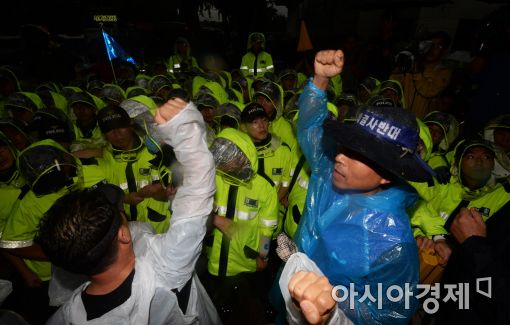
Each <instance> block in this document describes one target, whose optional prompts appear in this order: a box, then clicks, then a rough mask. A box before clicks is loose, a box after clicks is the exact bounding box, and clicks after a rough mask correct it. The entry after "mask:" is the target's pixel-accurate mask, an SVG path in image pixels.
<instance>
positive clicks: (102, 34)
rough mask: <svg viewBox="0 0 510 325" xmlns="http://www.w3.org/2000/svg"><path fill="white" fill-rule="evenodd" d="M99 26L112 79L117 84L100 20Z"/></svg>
mask: <svg viewBox="0 0 510 325" xmlns="http://www.w3.org/2000/svg"><path fill="white" fill-rule="evenodd" d="M99 26H100V27H101V37H102V38H103V41H104V46H105V48H106V54H107V55H108V61H110V67H111V68H112V73H113V81H114V82H115V84H116V85H118V84H119V83H118V82H117V76H116V75H115V69H114V68H113V63H112V59H111V58H110V52H109V51H108V44H106V39H105V37H104V29H103V23H102V22H101V23H99Z"/></svg>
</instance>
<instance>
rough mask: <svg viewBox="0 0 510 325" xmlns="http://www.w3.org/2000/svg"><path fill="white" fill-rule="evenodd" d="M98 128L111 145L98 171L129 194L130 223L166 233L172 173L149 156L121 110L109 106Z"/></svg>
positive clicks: (101, 114) (153, 156) (101, 160)
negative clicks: (146, 224) (134, 222)
mask: <svg viewBox="0 0 510 325" xmlns="http://www.w3.org/2000/svg"><path fill="white" fill-rule="evenodd" d="M140 97H141V96H140ZM143 97H147V96H143ZM130 100H132V99H128V100H127V101H130ZM149 101H150V98H149ZM123 103H124V102H123ZM154 105H155V104H154ZM98 124H99V128H100V129H101V131H102V133H103V134H104V136H105V138H106V140H107V141H108V143H109V144H108V145H107V147H106V148H105V149H103V156H102V157H101V158H97V161H98V167H97V169H98V170H102V171H103V173H104V174H103V175H104V177H105V180H106V181H107V182H108V183H111V184H115V185H118V186H119V187H120V188H121V189H123V190H124V192H125V193H126V195H125V199H124V203H125V204H124V208H125V210H126V215H127V216H128V217H129V218H130V220H138V221H145V222H148V223H150V224H151V225H152V226H153V227H154V229H155V230H156V232H158V233H162V232H165V231H166V230H167V229H168V227H169V224H170V217H171V213H170V211H169V205H168V198H169V197H170V195H171V194H172V192H171V186H170V185H171V174H170V170H169V169H168V168H166V167H165V166H163V165H162V164H161V161H160V159H158V157H157V155H156V154H153V153H151V152H149V150H148V149H147V147H146V146H145V144H144V141H143V139H142V138H141V137H140V136H138V134H137V133H136V132H135V130H134V129H133V124H132V121H131V119H130V117H129V115H128V113H127V112H126V110H125V109H123V108H122V107H121V106H115V105H112V106H107V107H105V108H103V109H102V110H101V111H99V113H98ZM89 175H90V173H89ZM100 177H101V176H99V177H98V178H100Z"/></svg>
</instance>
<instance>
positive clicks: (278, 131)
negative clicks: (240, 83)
mask: <svg viewBox="0 0 510 325" xmlns="http://www.w3.org/2000/svg"><path fill="white" fill-rule="evenodd" d="M253 101H255V102H257V103H259V104H260V105H262V107H264V110H265V111H266V113H267V115H268V116H269V121H270V122H271V124H269V132H271V134H275V135H277V136H279V137H280V138H281V139H282V140H283V142H285V143H286V144H288V145H289V147H290V150H291V151H294V150H296V147H297V146H298V143H297V140H296V136H295V135H294V131H293V130H292V125H291V124H290V122H289V121H287V120H286V119H285V118H284V117H283V102H284V98H283V90H282V87H280V85H278V84H276V83H274V82H272V81H265V82H263V83H262V84H261V85H260V87H259V88H258V90H256V91H255V93H254V94H253Z"/></svg>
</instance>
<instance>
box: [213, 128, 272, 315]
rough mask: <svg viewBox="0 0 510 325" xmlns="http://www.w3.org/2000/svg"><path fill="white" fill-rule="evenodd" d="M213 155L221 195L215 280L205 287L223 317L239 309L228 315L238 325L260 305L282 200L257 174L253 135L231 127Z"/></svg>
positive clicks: (216, 217) (217, 203) (216, 216)
mask: <svg viewBox="0 0 510 325" xmlns="http://www.w3.org/2000/svg"><path fill="white" fill-rule="evenodd" d="M210 150H211V152H212V154H213V157H214V160H215V163H216V194H215V197H214V204H215V208H214V211H213V215H212V224H213V225H214V229H213V230H212V236H213V240H212V247H211V249H210V252H209V254H208V255H209V256H208V271H209V274H210V278H212V279H210V280H209V281H206V283H207V284H206V287H207V288H208V291H209V294H210V295H211V298H212V300H213V301H214V302H215V305H216V308H217V309H218V310H219V311H220V314H221V313H222V311H225V310H234V312H233V314H229V315H225V314H223V316H224V317H226V318H229V317H233V318H229V319H231V320H232V321H234V323H239V322H240V321H242V319H243V318H242V315H243V314H244V317H245V316H246V313H247V312H248V311H249V308H255V309H257V308H256V306H259V307H260V306H261V302H260V300H259V298H260V297H261V295H257V293H256V292H257V289H258V288H257V286H259V285H260V283H258V281H257V273H258V272H257V271H263V270H264V269H266V268H267V265H268V260H267V255H268V253H269V248H270V247H269V246H270V241H271V236H272V235H273V232H274V230H275V228H276V226H277V222H278V219H277V218H278V199H277V195H276V190H275V188H274V187H273V186H272V185H271V184H270V183H269V182H268V180H267V179H265V178H264V177H262V176H260V175H258V174H257V168H258V160H257V151H256V149H255V146H254V144H253V142H252V141H251V139H250V137H249V136H248V135H246V134H245V133H243V132H241V131H238V130H236V129H234V128H226V129H224V130H223V131H221V132H220V133H219V134H218V136H217V138H216V139H215V140H214V142H213V144H212V146H211V147H210ZM235 288H239V290H237V289H235ZM250 305H251V307H250ZM247 308H248V309H247ZM235 315H238V316H240V315H241V316H240V318H236V316H235ZM261 315H263V312H261V313H260V315H259V316H260V317H262V316H261ZM224 321H225V318H224Z"/></svg>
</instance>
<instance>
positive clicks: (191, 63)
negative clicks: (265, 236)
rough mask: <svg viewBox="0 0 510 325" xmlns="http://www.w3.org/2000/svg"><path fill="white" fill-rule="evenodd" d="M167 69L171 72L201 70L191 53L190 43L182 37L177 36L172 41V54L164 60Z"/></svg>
mask: <svg viewBox="0 0 510 325" xmlns="http://www.w3.org/2000/svg"><path fill="white" fill-rule="evenodd" d="M166 66H167V71H168V73H171V74H177V73H180V72H190V71H202V69H200V67H199V66H198V63H197V59H196V58H195V57H194V56H192V55H191V45H190V43H189V41H188V40H187V39H186V38H184V37H177V38H176V39H175V42H174V54H173V55H172V56H170V58H169V59H168V61H167V62H166Z"/></svg>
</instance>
